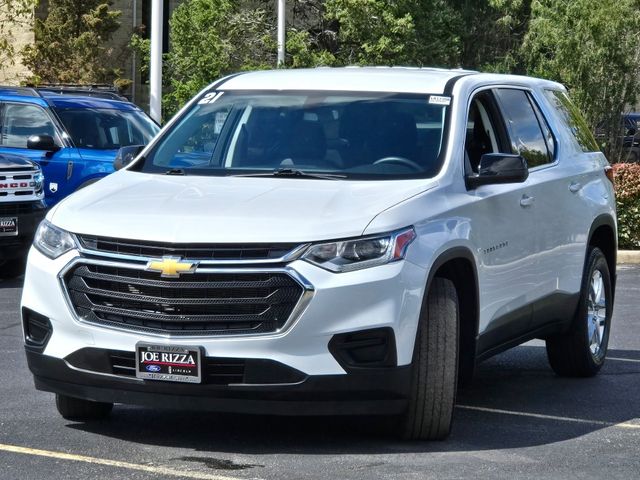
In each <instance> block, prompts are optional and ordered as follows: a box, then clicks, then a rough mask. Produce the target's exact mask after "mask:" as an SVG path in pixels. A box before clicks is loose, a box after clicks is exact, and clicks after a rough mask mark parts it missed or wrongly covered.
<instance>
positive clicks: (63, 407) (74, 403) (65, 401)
mask: <svg viewBox="0 0 640 480" xmlns="http://www.w3.org/2000/svg"><path fill="white" fill-rule="evenodd" d="M56 407H57V409H58V413H60V415H62V417H63V418H65V419H67V420H100V419H103V418H107V417H108V416H109V414H110V413H111V410H112V409H113V403H103V402H92V401H91V400H82V399H80V398H75V397H68V396H67V395H60V394H56Z"/></svg>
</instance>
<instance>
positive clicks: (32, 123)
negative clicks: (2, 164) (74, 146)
mask: <svg viewBox="0 0 640 480" xmlns="http://www.w3.org/2000/svg"><path fill="white" fill-rule="evenodd" d="M1 125H2V134H1V135H0V145H2V146H4V147H13V148H27V140H28V139H29V137H31V136H32V135H49V136H51V137H53V138H54V139H55V138H57V136H56V130H55V127H54V126H53V123H52V122H51V119H50V118H49V116H48V115H47V114H46V113H45V111H44V110H43V109H42V108H40V107H38V106H36V105H25V104H18V103H7V104H5V105H4V109H3V115H2V122H1Z"/></svg>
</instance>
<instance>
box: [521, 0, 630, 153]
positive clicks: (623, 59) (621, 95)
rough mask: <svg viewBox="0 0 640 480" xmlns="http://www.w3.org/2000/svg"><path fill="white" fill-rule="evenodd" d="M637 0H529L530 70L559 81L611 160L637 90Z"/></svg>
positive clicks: (526, 54) (527, 47) (527, 50)
mask: <svg viewBox="0 0 640 480" xmlns="http://www.w3.org/2000/svg"><path fill="white" fill-rule="evenodd" d="M639 38H640V4H639V2H638V1H637V0H600V1H599V2H593V1H591V0H572V1H564V0H534V2H533V3H532V10H531V20H530V26H529V30H528V32H527V34H526V36H525V41H524V44H523V47H522V51H523V57H524V58H525V60H526V65H527V67H528V70H529V72H530V74H532V75H536V76H540V77H544V78H549V79H553V80H556V81H559V82H562V83H564V84H565V85H566V86H567V87H568V88H569V89H570V90H571V94H572V97H573V99H574V100H575V101H576V103H577V104H578V106H579V107H580V109H581V110H582V111H583V113H584V114H585V116H586V118H587V121H588V123H589V125H590V127H591V129H592V130H595V129H596V127H599V130H600V131H601V133H602V135H601V137H600V138H601V139H602V147H603V149H604V151H605V153H606V154H607V156H608V158H609V160H610V161H611V162H615V161H618V160H619V158H620V154H621V150H622V145H621V143H622V138H621V133H622V132H621V118H620V115H621V113H622V112H623V111H624V110H625V109H626V108H627V107H628V106H629V105H634V104H635V103H636V100H637V97H638V93H639V92H640V48H639V45H638V39H639Z"/></svg>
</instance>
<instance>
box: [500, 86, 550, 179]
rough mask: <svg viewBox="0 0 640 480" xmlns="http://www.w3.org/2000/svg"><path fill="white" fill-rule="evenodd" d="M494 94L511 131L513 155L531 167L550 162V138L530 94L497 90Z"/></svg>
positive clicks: (506, 89) (522, 91) (519, 91)
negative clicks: (520, 156)
mask: <svg viewBox="0 0 640 480" xmlns="http://www.w3.org/2000/svg"><path fill="white" fill-rule="evenodd" d="M495 93H496V97H497V98H498V101H499V103H500V107H501V110H502V112H503V115H504V119H505V123H506V124H507V129H508V130H509V136H510V137H511V144H512V149H513V151H514V153H519V154H520V155H522V156H523V157H524V159H525V160H526V161H527V165H528V166H529V168H535V167H538V166H540V165H544V164H547V163H550V162H551V161H552V155H551V152H550V151H549V149H548V148H547V139H546V138H545V135H544V134H543V132H542V129H541V126H540V122H539V120H538V115H537V114H536V111H535V110H534V106H533V105H532V104H531V100H530V98H529V95H527V92H525V91H524V90H517V89H510V88H498V89H496V90H495ZM549 135H550V133H549Z"/></svg>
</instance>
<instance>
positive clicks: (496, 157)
mask: <svg viewBox="0 0 640 480" xmlns="http://www.w3.org/2000/svg"><path fill="white" fill-rule="evenodd" d="M528 177H529V168H528V166H527V161H526V160H525V159H524V158H522V156H520V155H511V154H507V153H485V154H484V155H482V158H480V173H478V174H477V175H469V176H467V177H466V178H465V183H466V184H467V189H468V190H473V189H474V188H477V187H479V186H481V185H494V184H498V183H522V182H524V181H525V180H526V179H527V178H528Z"/></svg>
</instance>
